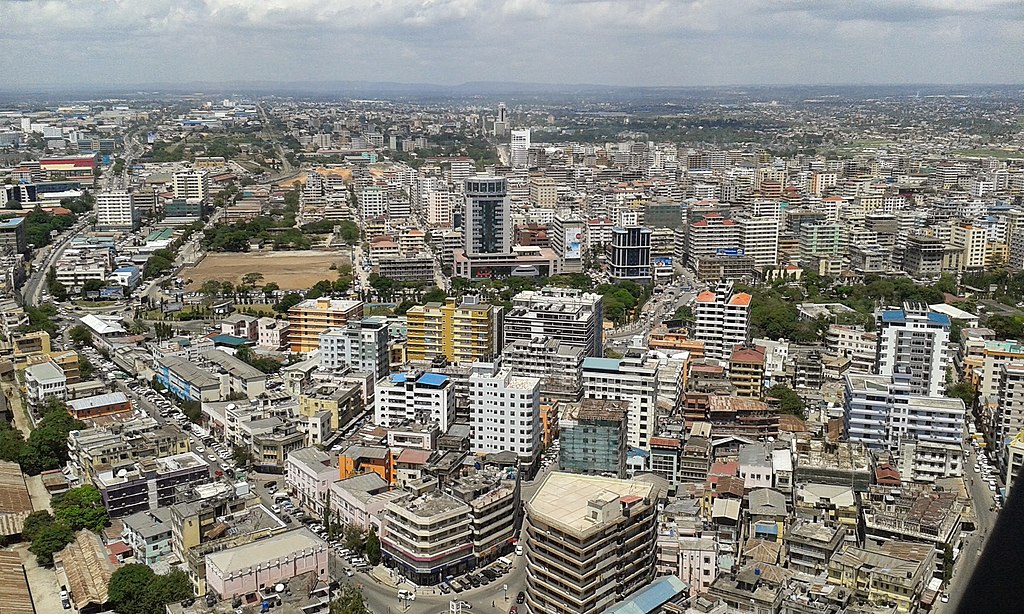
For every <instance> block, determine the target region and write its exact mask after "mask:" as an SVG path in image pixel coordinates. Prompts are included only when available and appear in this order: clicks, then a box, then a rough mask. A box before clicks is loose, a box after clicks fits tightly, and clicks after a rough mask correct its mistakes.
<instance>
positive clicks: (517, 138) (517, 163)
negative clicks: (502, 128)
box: [509, 129, 530, 168]
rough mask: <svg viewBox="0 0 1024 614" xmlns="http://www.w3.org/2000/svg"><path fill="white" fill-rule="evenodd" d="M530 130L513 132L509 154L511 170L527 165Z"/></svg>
mask: <svg viewBox="0 0 1024 614" xmlns="http://www.w3.org/2000/svg"><path fill="white" fill-rule="evenodd" d="M529 151H530V130H529V129H525V130H513V131H512V141H511V143H510V144H509V153H510V156H509V157H510V158H511V162H512V167H513V168H524V167H526V166H527V164H528V163H529Z"/></svg>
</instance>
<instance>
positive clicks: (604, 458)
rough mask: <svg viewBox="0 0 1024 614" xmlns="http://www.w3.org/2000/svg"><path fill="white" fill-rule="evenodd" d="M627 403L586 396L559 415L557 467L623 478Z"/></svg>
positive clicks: (570, 470) (569, 470)
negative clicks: (586, 397) (587, 397)
mask: <svg viewBox="0 0 1024 614" xmlns="http://www.w3.org/2000/svg"><path fill="white" fill-rule="evenodd" d="M628 418H629V403H628V402H626V401H599V400H596V399H585V400H583V401H581V402H579V403H569V404H567V405H564V406H562V410H561V412H560V413H559V416H558V433H559V435H558V441H559V442H560V444H561V446H560V448H559V452H558V467H559V469H560V470H562V471H567V472H569V473H583V474H588V475H606V476H610V477H617V478H620V479H623V478H625V477H626V451H627V447H626V439H627V437H626V433H627V431H628V430H629V427H628V424H627V422H628Z"/></svg>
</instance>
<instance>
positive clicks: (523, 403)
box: [469, 360, 541, 475]
mask: <svg viewBox="0 0 1024 614" xmlns="http://www.w3.org/2000/svg"><path fill="white" fill-rule="evenodd" d="M469 425H470V430H471V432H472V433H473V439H472V443H471V451H472V452H473V453H474V454H495V453H498V452H512V453H513V454H515V455H516V456H518V457H519V462H520V466H522V467H523V468H524V470H525V471H526V473H527V474H528V475H531V474H532V472H533V469H534V463H535V462H536V460H537V456H538V455H539V454H540V440H541V424H540V379H539V378H536V377H522V376H518V375H512V368H511V367H507V366H503V365H502V364H501V362H500V361H497V360H496V361H494V362H475V363H473V373H472V374H471V375H470V376H469Z"/></svg>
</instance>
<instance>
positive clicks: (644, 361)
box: [583, 348, 659, 448]
mask: <svg viewBox="0 0 1024 614" xmlns="http://www.w3.org/2000/svg"><path fill="white" fill-rule="evenodd" d="M658 388H659V383H658V360H657V359H656V358H654V357H652V356H649V355H648V354H647V352H646V351H644V350H642V349H639V348H629V349H628V350H627V351H626V355H625V356H624V357H623V358H621V359H612V358H596V357H590V358H586V359H584V361H583V396H584V397H585V398H588V399H605V400H610V401H627V402H628V403H629V418H628V420H627V431H628V433H627V443H628V444H629V445H630V446H632V447H634V448H646V447H647V442H648V440H649V439H650V438H651V437H652V436H654V435H655V434H656V428H657V400H658Z"/></svg>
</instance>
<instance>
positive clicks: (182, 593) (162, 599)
mask: <svg viewBox="0 0 1024 614" xmlns="http://www.w3.org/2000/svg"><path fill="white" fill-rule="evenodd" d="M192 596H193V592H192V582H191V581H190V580H189V579H188V574H187V573H185V572H184V571H181V570H180V569H175V570H174V571H172V572H171V573H169V574H167V575H162V576H156V577H155V578H153V581H152V582H151V583H150V585H149V586H148V587H146V597H145V600H144V603H145V606H146V608H145V609H144V610H143V612H163V611H164V610H165V609H166V608H165V607H164V606H166V605H167V604H168V603H174V602H176V601H181V600H182V599H185V598H188V597H192Z"/></svg>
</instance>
